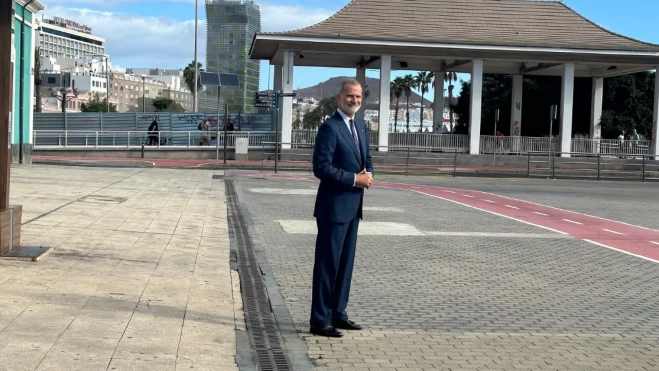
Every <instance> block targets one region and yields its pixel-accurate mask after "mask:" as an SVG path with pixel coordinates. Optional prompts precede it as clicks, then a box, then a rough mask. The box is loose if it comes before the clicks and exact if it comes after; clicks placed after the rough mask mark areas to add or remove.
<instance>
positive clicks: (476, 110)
mask: <svg viewBox="0 0 659 371" xmlns="http://www.w3.org/2000/svg"><path fill="white" fill-rule="evenodd" d="M482 98H483V60H482V59H474V60H473V61H472V62H471V101H470V102H469V154H470V155H477V154H479V153H480V140H481V105H482Z"/></svg>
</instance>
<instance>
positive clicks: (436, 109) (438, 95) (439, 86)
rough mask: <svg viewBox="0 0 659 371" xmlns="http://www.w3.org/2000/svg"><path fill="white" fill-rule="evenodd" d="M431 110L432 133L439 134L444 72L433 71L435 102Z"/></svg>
mask: <svg viewBox="0 0 659 371" xmlns="http://www.w3.org/2000/svg"><path fill="white" fill-rule="evenodd" d="M432 109H433V112H432V132H433V133H437V134H441V133H442V128H443V127H444V72H442V71H435V100H434V101H433V105H432Z"/></svg>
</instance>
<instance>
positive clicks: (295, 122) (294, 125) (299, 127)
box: [293, 117, 302, 129]
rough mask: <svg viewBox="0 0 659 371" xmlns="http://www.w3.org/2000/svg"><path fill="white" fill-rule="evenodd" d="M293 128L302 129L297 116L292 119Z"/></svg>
mask: <svg viewBox="0 0 659 371" xmlns="http://www.w3.org/2000/svg"><path fill="white" fill-rule="evenodd" d="M293 129H302V121H300V118H299V117H298V118H296V119H295V121H293Z"/></svg>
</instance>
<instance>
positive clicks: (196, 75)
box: [192, 0, 219, 121]
mask: <svg viewBox="0 0 659 371" xmlns="http://www.w3.org/2000/svg"><path fill="white" fill-rule="evenodd" d="M198 13H199V0H195V2H194V91H193V92H192V94H193V97H192V99H193V112H195V113H196V112H197V108H198V102H197V93H198V92H197V85H198V84H199V71H198V69H199V64H198V63H197V30H198V28H199V27H198V25H197V22H198V18H199V17H198ZM218 119H219V117H218ZM218 121H219V120H218Z"/></svg>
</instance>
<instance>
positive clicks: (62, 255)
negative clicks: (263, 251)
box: [0, 166, 244, 371]
mask: <svg viewBox="0 0 659 371" xmlns="http://www.w3.org/2000/svg"><path fill="white" fill-rule="evenodd" d="M217 173H218V172H217V171H215V172H210V171H204V170H198V171H184V172H181V171H176V170H167V169H107V168H72V167H65V168H62V167H57V166H25V167H14V168H13V169H12V183H11V196H12V197H11V202H12V203H17V204H22V205H23V207H24V210H25V212H24V216H23V223H25V225H24V226H23V236H22V244H23V245H48V246H52V247H53V248H54V252H53V253H52V254H51V255H50V256H48V257H47V258H46V259H44V260H43V261H41V262H38V263H28V262H17V261H7V260H0V298H1V300H0V370H3V371H4V370H11V371H14V370H16V371H18V370H67V371H69V370H85V371H92V370H237V369H238V367H237V365H236V363H235V358H234V356H235V354H236V334H235V332H236V328H241V327H242V328H243V329H244V325H241V324H242V323H243V322H244V321H243V320H242V306H241V304H240V303H241V300H240V292H239V283H238V281H237V275H236V274H232V271H231V269H230V266H229V264H230V263H229V262H230V259H229V235H228V229H227V211H226V203H225V194H224V185H223V183H222V181H220V180H213V179H212V175H213V174H217ZM236 298H238V300H235V299H236Z"/></svg>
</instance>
